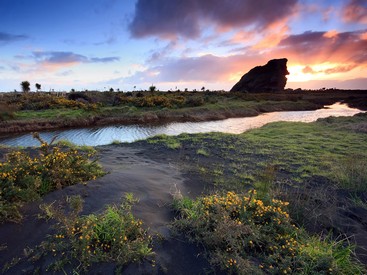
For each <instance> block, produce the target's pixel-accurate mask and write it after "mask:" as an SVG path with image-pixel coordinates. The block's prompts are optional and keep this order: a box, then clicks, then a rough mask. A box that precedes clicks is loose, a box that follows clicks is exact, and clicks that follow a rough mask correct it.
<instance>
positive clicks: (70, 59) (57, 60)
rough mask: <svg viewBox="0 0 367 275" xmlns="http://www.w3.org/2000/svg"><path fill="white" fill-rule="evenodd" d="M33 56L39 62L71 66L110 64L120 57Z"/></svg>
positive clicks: (41, 53)
mask: <svg viewBox="0 0 367 275" xmlns="http://www.w3.org/2000/svg"><path fill="white" fill-rule="evenodd" d="M33 56H34V57H35V58H36V60H37V61H38V62H42V63H47V64H60V65H62V64H70V63H108V62H114V61H118V60H119V58H118V57H114V56H112V57H103V58H99V57H93V58H88V57H86V56H84V55H81V54H76V53H73V52H56V51H51V52H33Z"/></svg>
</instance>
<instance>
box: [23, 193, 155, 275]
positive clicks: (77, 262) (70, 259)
mask: <svg viewBox="0 0 367 275" xmlns="http://www.w3.org/2000/svg"><path fill="white" fill-rule="evenodd" d="M66 201H67V205H66V206H67V207H66V210H65V209H63V208H62V207H60V206H56V205H55V203H52V204H44V205H41V208H42V209H43V211H44V218H46V219H52V220H55V221H56V225H55V226H54V227H55V234H53V235H52V236H50V237H49V239H48V240H47V241H45V242H43V243H42V244H41V245H40V247H39V248H38V249H37V250H35V251H34V252H33V255H29V257H28V258H29V260H31V261H34V262H35V261H38V260H40V259H41V258H42V257H47V256H49V257H51V260H50V262H51V264H50V265H49V266H48V268H47V271H53V272H57V271H58V272H60V271H64V272H66V271H65V270H67V269H68V268H69V269H70V268H71V267H72V272H74V273H75V272H76V273H79V272H86V271H88V270H89V269H90V267H91V266H93V264H97V263H101V262H113V263H114V264H116V266H117V267H120V268H121V267H122V266H124V265H126V264H127V263H131V262H136V261H141V260H143V259H147V258H149V261H151V262H152V264H154V260H153V258H152V256H153V252H152V247H151V246H152V237H151V236H149V235H148V234H147V232H146V230H144V229H143V228H142V221H140V220H138V219H136V218H135V217H134V216H133V214H132V212H131V210H132V206H133V204H134V203H135V202H137V200H136V199H135V198H134V197H133V195H132V194H126V196H125V197H124V198H123V199H122V202H121V204H120V205H112V206H108V207H107V208H106V209H105V210H104V211H103V212H102V213H100V214H90V215H80V212H81V211H82V207H83V201H82V199H81V197H80V196H73V197H68V198H67V200H66Z"/></svg>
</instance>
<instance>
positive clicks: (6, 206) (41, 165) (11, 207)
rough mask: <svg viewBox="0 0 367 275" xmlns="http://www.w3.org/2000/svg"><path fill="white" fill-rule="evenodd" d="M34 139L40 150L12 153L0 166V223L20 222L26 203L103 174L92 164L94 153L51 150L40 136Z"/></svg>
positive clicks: (100, 169)
mask: <svg viewBox="0 0 367 275" xmlns="http://www.w3.org/2000/svg"><path fill="white" fill-rule="evenodd" d="M34 137H35V138H36V139H38V140H39V141H40V143H41V146H40V148H39V149H34V150H28V151H26V150H11V151H10V152H9V153H8V154H7V155H6V156H5V159H4V161H3V162H0V182H1V186H0V222H4V221H9V220H10V221H19V220H20V219H21V213H20V211H19V208H20V206H21V205H22V204H23V203H24V202H28V201H32V200H35V199H38V198H39V197H41V196H43V195H45V194H47V193H48V192H51V191H53V190H56V189H61V188H63V187H65V186H69V185H74V184H77V183H83V182H86V181H88V180H92V179H96V178H97V177H99V176H101V175H103V174H104V172H103V170H102V168H101V167H100V166H99V164H97V163H96V160H95V159H94V160H93V156H94V153H95V152H93V151H81V150H78V149H76V148H68V147H60V146H52V144H48V143H47V142H45V141H43V140H42V139H41V138H40V137H39V135H38V134H37V133H35V134H34ZM51 143H52V142H51Z"/></svg>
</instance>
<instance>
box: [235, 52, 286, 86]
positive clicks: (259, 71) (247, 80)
mask: <svg viewBox="0 0 367 275" xmlns="http://www.w3.org/2000/svg"><path fill="white" fill-rule="evenodd" d="M287 61H288V60H287V59H286V58H281V59H272V60H270V61H269V62H268V63H267V64H266V65H264V66H257V67H255V68H253V69H251V70H250V71H249V72H248V73H247V74H245V75H243V76H242V77H241V79H240V81H238V82H237V83H236V85H234V86H233V88H232V89H231V92H273V91H283V90H284V87H285V84H286V83H287V78H286V77H285V76H286V75H288V74H289V72H288V70H287Z"/></svg>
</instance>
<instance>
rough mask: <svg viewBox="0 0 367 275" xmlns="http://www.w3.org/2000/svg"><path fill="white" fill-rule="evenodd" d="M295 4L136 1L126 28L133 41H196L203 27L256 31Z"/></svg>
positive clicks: (292, 1)
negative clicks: (147, 37) (164, 39)
mask: <svg viewBox="0 0 367 275" xmlns="http://www.w3.org/2000/svg"><path fill="white" fill-rule="evenodd" d="M296 4H297V0H278V1H277V2H276V4H274V1H273V0H257V1H252V0H210V1H202V0H176V1H172V0H138V2H137V3H136V7H135V14H134V18H133V20H132V22H131V24H130V26H129V29H130V32H131V34H132V36H133V37H136V38H139V37H145V36H150V35H153V36H154V35H156V36H160V37H166V38H172V37H177V36H182V37H187V38H196V37H198V36H199V35H200V34H201V31H202V24H204V23H205V26H206V27H207V26H208V23H209V24H212V25H213V26H215V27H219V28H228V27H229V28H233V27H252V28H257V29H258V30H259V31H261V30H262V29H264V28H266V27H268V26H269V25H271V24H272V23H275V22H278V21H280V20H282V19H284V18H287V17H288V16H290V15H291V14H292V11H293V9H294V8H295V7H296Z"/></svg>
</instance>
